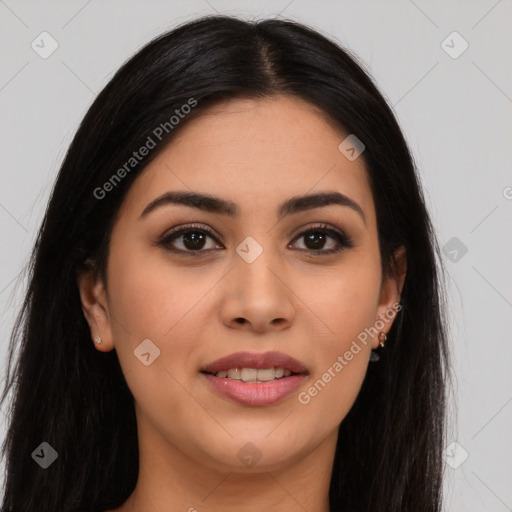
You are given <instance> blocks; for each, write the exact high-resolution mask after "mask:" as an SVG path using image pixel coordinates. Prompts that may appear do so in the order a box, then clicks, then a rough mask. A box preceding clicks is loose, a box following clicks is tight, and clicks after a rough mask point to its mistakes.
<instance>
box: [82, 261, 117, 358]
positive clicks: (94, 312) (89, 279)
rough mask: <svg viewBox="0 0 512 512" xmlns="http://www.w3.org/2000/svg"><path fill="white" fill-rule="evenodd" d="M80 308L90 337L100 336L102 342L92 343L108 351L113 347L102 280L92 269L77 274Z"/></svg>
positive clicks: (98, 348) (100, 349)
mask: <svg viewBox="0 0 512 512" xmlns="http://www.w3.org/2000/svg"><path fill="white" fill-rule="evenodd" d="M77 285H78V290H79V293H80V300H81V302H82V310H83V312H84V316H85V319H86V320H87V323H88V324H89V328H90V330H91V339H92V340H94V338H96V337H98V336H99V337H100V338H101V341H102V343H101V344H98V343H95V342H94V341H93V343H94V345H95V347H96V349H97V350H99V351H101V352H109V351H110V350H112V349H113V348H114V342H113V337H112V328H111V322H110V313H109V309H108V302H107V296H106V293H105V287H104V284H103V281H102V280H101V279H100V278H99V277H98V276H97V273H96V272H94V271H93V270H85V271H83V272H81V273H80V274H79V275H78V276H77Z"/></svg>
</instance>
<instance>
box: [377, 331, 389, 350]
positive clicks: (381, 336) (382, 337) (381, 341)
mask: <svg viewBox="0 0 512 512" xmlns="http://www.w3.org/2000/svg"><path fill="white" fill-rule="evenodd" d="M387 339H388V337H387V336H386V333H384V332H381V333H379V345H380V346H381V347H382V348H384V342H385V341H386V340H387Z"/></svg>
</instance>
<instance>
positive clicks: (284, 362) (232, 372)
mask: <svg viewBox="0 0 512 512" xmlns="http://www.w3.org/2000/svg"><path fill="white" fill-rule="evenodd" d="M201 373H202V374H203V375H204V376H205V377H206V379H207V381H208V382H209V383H210V385H211V386H212V387H213V389H214V390H215V391H216V392H217V393H219V394H221V395H223V396H224V397H227V398H228V399H230V400H232V401H235V402H237V403H240V404H243V405H249V406H264V405H270V404H272V403H275V402H278V401H280V400H282V399H284V398H285V397H287V396H289V395H290V394H291V393H293V391H295V390H296V389H297V387H298V386H300V385H301V384H302V383H303V382H304V380H305V379H306V378H307V376H308V371H307V369H306V367H305V366H304V365H303V364H302V363H301V362H300V361H298V360H297V359H294V358H292V357H290V356H288V355H286V354H283V353H281V352H265V353H263V354H259V353H256V352H239V353H236V354H231V355H229V356H227V357H223V358H221V359H218V360H216V361H214V362H213V363H210V364H208V365H207V366H205V367H204V368H203V369H202V370H201Z"/></svg>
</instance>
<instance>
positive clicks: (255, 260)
mask: <svg viewBox="0 0 512 512" xmlns="http://www.w3.org/2000/svg"><path fill="white" fill-rule="evenodd" d="M347 135H348V133H343V132H341V131H339V130H338V129H336V128H335V127H334V126H333V124H332V123H330V122H329V121H328V120H327V119H326V117H325V116H324V115H322V113H321V112H319V111H318V110H316V109H315V108H314V107H313V106H312V105H310V104H308V103H306V102H303V101H302V100H299V99H295V98H290V97H285V96H276V97H273V98H267V99H264V100H247V99H237V100H231V101H229V102H224V103H222V104H218V105H216V106H215V107H210V108H209V109H208V110H206V111H204V112H203V114H202V115H201V116H200V117H198V118H196V119H194V120H193V121H191V122H190V123H189V124H187V125H186V126H184V127H183V129H182V130H181V131H180V132H178V133H177V137H176V138H175V139H174V140H173V141H172V142H171V143H170V144H169V145H168V147H167V148H166V149H165V150H164V151H163V152H161V153H160V154H159V156H158V157H157V158H156V159H155V160H153V161H152V162H151V163H150V164H149V165H148V166H147V167H146V169H145V170H144V171H143V172H142V173H141V175H140V176H139V177H138V178H137V179H136V181H135V182H134V183H133V185H132V186H131V188H130V190H129V191H128V194H127V196H126V198H125V200H124V202H123V204H122V207H121V209H120V211H119V215H118V218H117V221H116V223H115V226H114V228H113V231H112V237H111V245H110V253H109V260H108V269H107V278H106V288H105V287H104V286H103V283H101V281H91V280H90V279H89V278H87V277H85V276H84V277H83V278H82V279H81V280H80V281H79V286H80V292H81V296H82V303H83V306H84V312H85V314H86V317H87V319H88V321H89V323H90V326H91V333H92V336H93V337H94V336H101V337H102V340H103V344H102V345H101V346H98V350H103V351H108V350H112V349H114V348H115V350H116V351H117V354H118V357H119V361H120V364H121V366H122V369H123V372H124V375H125V378H126V381H127V384H128V386H129V388H130V390H131V392H132V393H133V396H134V398H135V402H136V413H137V421H138V426H139V436H143V437H145V438H146V439H148V440H149V439H153V442H154V443H155V445H159V446H160V447H161V446H168V447H169V448H170V449H171V448H172V447H174V448H176V447H178V448H179V450H180V452H181V453H184V454H185V455H186V456H187V458H188V459H189V460H194V461H197V462H200V463H201V464H203V465H206V466H211V467H216V468H222V469H230V470H232V471H251V464H248V462H247V461H248V460H249V459H248V457H249V458H251V457H252V458H253V459H254V460H256V459H257V464H256V465H257V467H258V468H259V469H260V470H261V469H264V470H275V469H279V468H282V467H285V466H286V465H290V464H292V463H294V461H297V460H299V459H301V458H305V457H307V456H308V455H310V454H312V453H314V452H315V450H319V449H320V448H321V447H322V446H325V445H326V443H327V444H328V445H329V447H330V449H331V450H332V449H333V446H334V443H335V440H336V435H337V429H338V426H339V424H340V422H341V421H342V420H343V419H344V417H345V416H346V414H347V413H348V411H349V410H350V408H351V406H352V405H353V403H354V401H355V399H356V397H357V394H358V392H359V390H360V388H361V384H362V382H363V379H364V377H365V374H366V371H367V367H368V360H369V357H370V352H371V349H372V348H376V347H377V345H378V339H377V332H376V331H383V332H388V331H389V329H390V328H391V325H392V321H393V320H392V319H391V316H392V315H391V314H390V313H389V312H390V311H394V309H393V304H395V303H396V301H397V300H398V299H399V292H400V289H401V283H402V282H401V281H400V280H397V279H395V278H394V277H393V278H392V277H385V276H383V275H382V273H381V260H380V254H379V245H378V238H377V225H376V217H375V208H374V202H373V198H372V194H371V190H370V185H369V181H368V175H367V171H366V169H365V164H364V161H363V159H362V157H359V158H356V159H355V160H349V159H348V158H346V157H345V155H344V154H342V153H341V152H340V150H339V149H338V146H339V144H340V143H341V142H342V141H343V140H344V139H345V138H346V136H347ZM171 192H172V193H178V192H179V193H194V194H203V195H207V196H214V197H215V198H216V200H215V201H210V200H206V199H204V200H202V201H201V202H200V203H199V206H200V207H198V205H197V204H196V206H194V204H193V201H192V200H190V201H189V203H188V204H180V203H179V202H176V196H174V200H171V199H172V198H171V197H170V196H167V199H163V197H165V194H169V193H171ZM322 194H325V195H324V196H322ZM317 195H319V196H317ZM304 196H317V197H316V198H311V199H310V200H307V199H306V200H304V199H300V198H303V197H304ZM322 197H323V198H322ZM298 198H299V200H296V199H298ZM104 200H108V197H107V198H105V199H104ZM290 200H293V201H291V202H290ZM149 205H151V206H149ZM214 207H215V208H214ZM383 319H384V320H383ZM376 322H377V328H376V329H374V330H372V329H371V328H374V327H375V325H376ZM379 327H380V328H379ZM365 329H366V331H365ZM363 333H366V336H365V335H364V334H363ZM368 333H370V334H368ZM144 340H146V341H144ZM148 340H149V341H148ZM269 352H270V353H271V354H267V353H269ZM275 352H279V353H280V355H276V354H275ZM240 353H245V354H242V356H240ZM272 353H274V354H272ZM232 354H235V356H234V357H233V358H232V359H231V360H228V361H226V360H225V361H224V362H222V361H221V362H220V363H219V364H217V365H212V363H214V362H216V361H218V360H219V359H223V358H225V357H226V356H230V355H232ZM237 354H238V355H237ZM292 358H293V359H292ZM298 363H300V364H298ZM240 367H242V368H246V369H247V370H243V371H239V372H237V371H235V368H240ZM272 368H274V370H272ZM275 368H278V370H277V371H275ZM279 368H282V370H280V369H279ZM229 369H231V371H230V372H229V373H228V374H227V376H225V373H226V371H227V370H229ZM258 369H259V370H258ZM264 369H267V370H264ZM224 370H225V371H224ZM256 370H258V371H256ZM205 371H210V372H213V373H216V372H217V371H219V372H220V373H219V374H217V375H219V376H214V375H211V374H207V373H205ZM223 371H224V372H223ZM288 371H290V372H292V374H291V375H290V376H286V375H287V374H288ZM296 373H297V375H295V374H296ZM281 375H282V377H281ZM240 376H241V377H242V379H243V380H239V379H237V377H240ZM230 377H233V378H230ZM275 377H277V378H275ZM254 379H256V380H257V381H261V382H250V381H251V380H254ZM266 379H274V380H272V381H267V380H266ZM246 380H248V381H249V382H246ZM263 381H264V382H263ZM156 439H158V441H156ZM148 442H149V441H148ZM248 443H251V444H250V445H249V444H248Z"/></svg>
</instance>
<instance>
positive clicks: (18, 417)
mask: <svg viewBox="0 0 512 512" xmlns="http://www.w3.org/2000/svg"><path fill="white" fill-rule="evenodd" d="M438 255H439V250H438V246H437V242H436V239H435V235H434V232H433V228H432V225H431V222H430V220H429V216H428V212H427V211H426V208H425V204H424V200H423V196H422V192H421V186H420V183H419V180H418V177H417V175H416V172H415V169H414V163H413V160H412V157H411V155H410V153H409V150H408V148H407V145H406V142H405V141H404V137H403V135H402V133H401V131H400V128H399V126H398V124H397V122H396V120H395V118H394V116H393V113H392V112H391V110H390V108H389V107H388V106H387V104H386V102H385V100H384V99H383V97H382V95H381V94H380V93H379V92H378V90H377V89H376V87H375V86H374V84H373V82H372V81H371V79H370V78H369V76H368V75H367V74H366V73H365V72H364V71H363V70H362V68H361V67H360V66H359V65H358V64H357V63H356V60H355V58H354V57H351V56H350V55H349V54H348V53H347V52H346V51H345V50H343V49H341V48H340V47H339V46H337V45H336V44H334V43H333V42H331V41H329V40H328V39H326V38H325V37H324V36H322V35H321V34H319V33H317V32H315V31H313V30H312V29H309V28H307V27H305V26H302V25H300V24H297V23H294V22H290V21H282V20H264V21H259V22H248V21H242V20H239V19H236V18H231V17H227V16H212V17H205V18H201V19H198V20H195V21H192V22H189V23H187V24H185V25H183V26H180V27H178V28H176V29H174V30H172V31H170V32H168V33H166V34H163V35H162V36H160V37H159V38H157V39H156V40H154V41H152V42H151V43H149V44H148V45H147V46H145V47H144V48H143V49H142V50H141V51H139V52H138V53H137V54H136V55H135V56H134V57H133V58H131V59H130V60H129V61H128V62H127V63H125V64H124V65H123V66H122V67H121V69H120V70H119V71H118V72H117V73H116V75H115V76H114V78H113V79H112V80H111V81H110V83H108V84H107V86H106V87H105V88H104V90H103V91H102V92H101V93H100V94H99V95H98V97H97V98H96V100H95V101H94V103H93V105H92V106H91V108H90V109H89V111H88V113H87V115H86V116H85V118H84V120H83V122H82V124H81V125H80V127H79V129H78V132H77V134H76V136H75V138H74V140H73V142H72V144H71V147H70V148H69V151H68V153H67V155H66V158H65V160H64V162H63V164H62V167H61V170H60V173H59V176H58V178H57V181H56V184H55V187H54V190H53V193H52V196H51V200H50V203H49V206H48V209H47V212H46V215H45V218H44V221H43V224H42V226H41V230H40V232H39V236H38V239H37V243H36V245H35V248H34V251H33V255H32V265H31V269H30V270H31V275H30V286H29V289H28V292H27V296H26V300H25V302H24V306H23V310H22V312H21V314H20V316H19V319H18V322H17V325H16V328H15V330H14V332H13V337H12V340H11V351H14V349H15V348H16V344H17V343H19V349H20V354H19V359H18V360H17V362H16V364H15V365H13V366H12V367H10V368H9V374H8V379H7V384H6V388H5V390H4V394H3V397H2V401H3V400H5V398H6V395H7V393H8V392H9V390H10V389H11V388H12V387H13V385H14V384H15V383H16V387H15V389H14V393H13V403H12V421H11V423H10V425H9V430H8V436H7V439H6V443H5V446H4V451H5V454H6V456H7V480H6V492H5V498H4V502H3V507H5V508H7V509H9V510H11V511H12V512H25V511H27V512H28V511H33V510H38V511H40V512H50V511H51V512H54V511H56V510H59V511H65V512H67V511H102V512H103V511H106V510H109V511H113V510H116V511H122V512H129V511H142V510H144V511H146V510H148V511H149V510H151V511H161V510H173V511H174V510H184V511H185V510H189V511H194V510H197V511H201V510H222V511H230V510H235V509H236V510H244V511H252V510H262V509H265V510H287V511H295V510H308V511H315V512H326V511H329V510H330V511H355V510H357V511H369V510H377V511H393V512H397V511H415V512H417V511H440V510H441V494H442V478H441V477H442V458H441V452H442V447H443V441H444V425H445V386H446V378H447V377H446V368H447V363H448V353H447V343H446V333H445V329H446V327H445V319H444V310H443V295H442V287H441V286H440V272H441V266H440V264H439V261H438Z"/></svg>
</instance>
